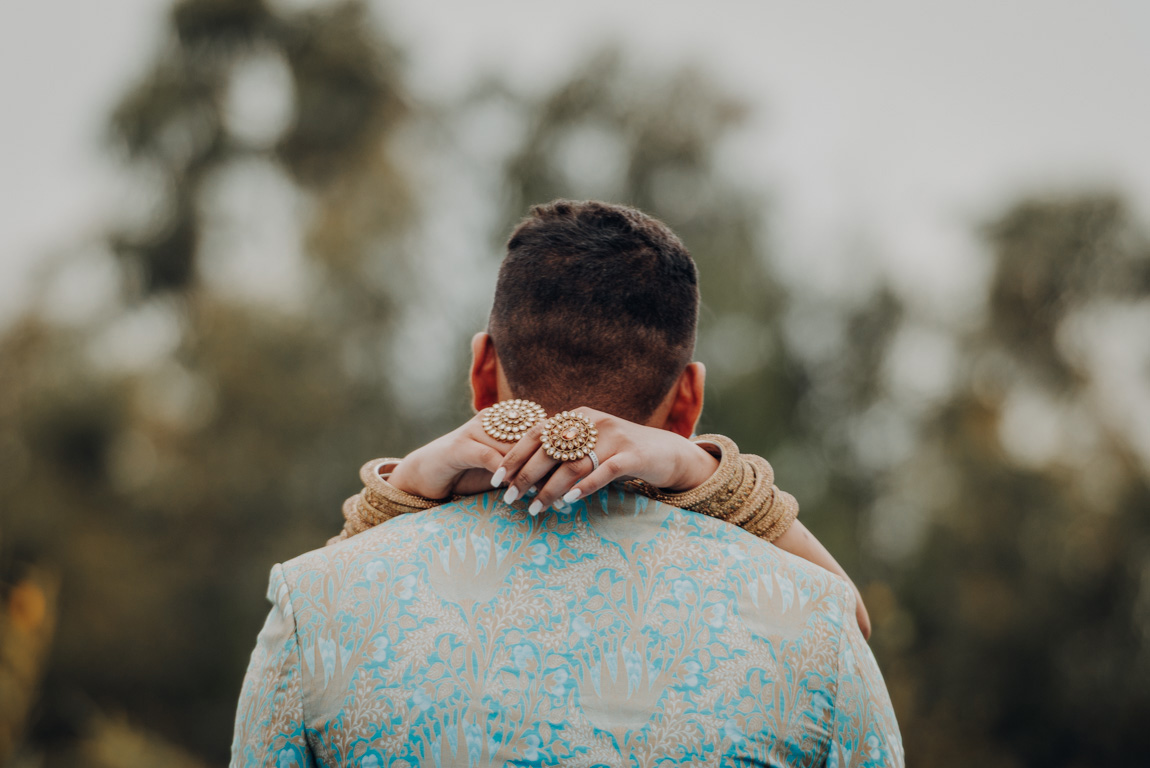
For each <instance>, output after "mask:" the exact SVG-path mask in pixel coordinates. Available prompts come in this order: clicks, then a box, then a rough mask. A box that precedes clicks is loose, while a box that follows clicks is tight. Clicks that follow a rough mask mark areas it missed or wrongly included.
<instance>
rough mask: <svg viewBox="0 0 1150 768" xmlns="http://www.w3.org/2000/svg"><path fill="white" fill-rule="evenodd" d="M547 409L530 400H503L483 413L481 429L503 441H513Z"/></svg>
mask: <svg viewBox="0 0 1150 768" xmlns="http://www.w3.org/2000/svg"><path fill="white" fill-rule="evenodd" d="M546 418H547V411H545V410H543V406H541V405H539V404H538V403H533V402H532V401H530V400H518V399H517V400H503V401H501V402H498V403H496V404H495V405H493V406H491V407H490V408H488V409H487V410H486V411H484V413H483V431H484V432H486V433H487V434H489V435H491V436H492V437H493V438H495V439H496V440H499V441H500V442H503V443H514V442H515V441H517V440H518V439H519V438H521V437H523V433H524V432H526V431H527V430H529V429H531V427H533V426H535V425H536V424H538V423H539V422H540V421H543V419H546Z"/></svg>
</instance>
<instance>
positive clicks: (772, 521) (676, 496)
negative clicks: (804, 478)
mask: <svg viewBox="0 0 1150 768" xmlns="http://www.w3.org/2000/svg"><path fill="white" fill-rule="evenodd" d="M695 442H696V443H699V444H704V445H705V444H710V445H715V446H717V447H718V448H719V452H720V453H719V456H718V459H719V468H718V469H717V470H715V472H714V474H712V475H711V476H710V477H709V478H707V480H706V481H705V482H704V483H703V484H702V485H699V486H697V487H695V488H692V489H690V490H689V491H683V492H682V493H669V492H666V491H663V490H661V489H659V488H656V487H655V486H653V485H651V484H649V483H646V482H643V481H642V480H628V481H627V482H626V484H625V485H626V486H627V488H629V489H630V490H632V491H634V492H635V493H638V494H641V495H643V496H646V497H648V498H651V499H656V500H657V501H662V502H664V503H667V504H671V505H674V506H676V507H679V508H681V509H689V510H691V511H692V512H699V513H700V514H704V515H708V516H710V517H714V518H718V519H719V520H723V521H725V522H728V523H731V524H733V525H737V526H739V527H740V528H742V529H743V530H745V531H747V532H748V533H752V534H754V535H755V536H758V537H759V538H761V539H764V540H765V541H774V540H775V539H777V538H778V537H779V536H782V535H783V534H784V533H786V531H787V529H788V528H790V527H791V523H793V522H794V521H795V517H797V516H798V513H799V503H798V501H796V500H795V497H794V496H792V495H791V494H789V493H786V492H785V491H781V490H779V489H778V488H777V487H776V486H775V485H774V480H775V473H774V470H772V469H771V465H770V464H769V463H768V462H767V460H766V459H764V458H762V457H761V456H755V455H754V454H740V453H739V448H738V446H736V445H735V443H734V441H733V440H731V439H730V438H727V437H723V436H722V435H702V436H700V437H698V438H696V439H695ZM704 450H706V449H704ZM398 463H399V459H372V460H371V461H369V462H367V463H366V464H364V465H363V466H362V467H360V469H359V477H360V479H361V480H363V485H364V488H363V490H362V491H360V492H359V493H358V494H357V495H355V496H352V497H351V498H349V499H348V500H347V501H345V502H344V503H343V516H344V519H345V520H346V522H345V523H344V526H343V530H342V531H341V532H340V533H339V535H338V536H334V537H333V538H331V539H329V540H328V544H334V543H336V542H338V541H343V540H344V539H346V538H348V537H349V536H354V535H355V534H357V533H361V532H363V531H366V530H367V529H368V528H372V527H374V526H377V525H379V524H380V523H382V522H384V521H387V520H390V519H391V518H393V517H395V516H397V515H402V514H405V513H407V512H419V511H420V510H424V509H430V508H431V507H435V506H438V505H440V504H443V503H445V502H447V501H449V500H450V499H426V498H424V497H422V496H415V495H414V494H410V493H407V492H405V491H401V490H400V489H398V488H396V487H395V486H394V485H392V484H391V483H389V482H387V477H388V475H390V473H385V474H380V471H379V470H380V468H381V467H386V466H388V465H392V466H394V465H395V464H398ZM454 498H458V497H454Z"/></svg>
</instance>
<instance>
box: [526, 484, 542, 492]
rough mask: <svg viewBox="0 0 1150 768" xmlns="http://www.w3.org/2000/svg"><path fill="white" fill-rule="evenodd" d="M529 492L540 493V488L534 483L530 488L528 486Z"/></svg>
mask: <svg viewBox="0 0 1150 768" xmlns="http://www.w3.org/2000/svg"><path fill="white" fill-rule="evenodd" d="M527 492H528V493H539V489H538V488H536V487H535V486H534V485H533V486H531V487H530V488H528V489H527Z"/></svg>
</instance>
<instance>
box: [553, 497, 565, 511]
mask: <svg viewBox="0 0 1150 768" xmlns="http://www.w3.org/2000/svg"><path fill="white" fill-rule="evenodd" d="M551 508H552V509H554V510H555V511H556V512H564V511H566V509H567V505H566V504H564V503H563V499H556V500H555V503H554V504H552V505H551Z"/></svg>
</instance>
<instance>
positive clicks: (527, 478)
mask: <svg viewBox="0 0 1150 768" xmlns="http://www.w3.org/2000/svg"><path fill="white" fill-rule="evenodd" d="M558 463H559V462H558V461H556V460H555V459H553V458H551V457H550V456H548V455H547V453H546V452H545V451H543V450H542V449H540V450H537V451H536V452H535V453H534V455H532V456H531V458H529V459H528V460H527V463H526V464H525V465H524V466H523V468H522V469H520V470H519V471H518V472H516V473H515V476H514V477H511V478H508V480H507V493H506V494H504V496H503V500H504V501H505V502H507V503H508V504H510V503H512V502H514V501H515V500H516V499H521V498H523V496H524V494H526V493H527V489H528V488H530V487H531V486H533V485H534V486H540V485H542V483H541V482H540V481H541V480H542V479H543V478H544V477H546V476H547V474H548V473H549V472H550V471H551V470H552V469H554V468H555V465H556V464H558ZM532 505H534V502H532ZM537 512H538V511H536V512H535V513H532V514H537Z"/></svg>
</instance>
